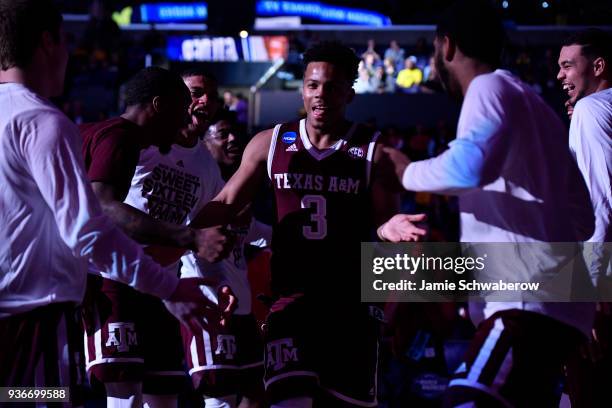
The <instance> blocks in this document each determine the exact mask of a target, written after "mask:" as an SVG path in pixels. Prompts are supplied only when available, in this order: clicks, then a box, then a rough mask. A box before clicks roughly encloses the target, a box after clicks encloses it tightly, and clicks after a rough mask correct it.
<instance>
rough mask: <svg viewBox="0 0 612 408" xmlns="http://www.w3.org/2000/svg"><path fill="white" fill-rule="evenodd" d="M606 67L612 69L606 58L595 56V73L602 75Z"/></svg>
mask: <svg viewBox="0 0 612 408" xmlns="http://www.w3.org/2000/svg"><path fill="white" fill-rule="evenodd" d="M606 69H607V70H610V67H608V66H607V64H606V60H605V59H603V58H601V57H598V58H595V61H593V73H594V74H595V76H596V77H600V76H602V75H603V74H604V72H605V71H606Z"/></svg>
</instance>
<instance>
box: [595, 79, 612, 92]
mask: <svg viewBox="0 0 612 408" xmlns="http://www.w3.org/2000/svg"><path fill="white" fill-rule="evenodd" d="M608 88H612V80H609V79H602V80H601V81H600V82H599V85H598V86H597V89H596V90H595V92H600V91H605V90H606V89H608Z"/></svg>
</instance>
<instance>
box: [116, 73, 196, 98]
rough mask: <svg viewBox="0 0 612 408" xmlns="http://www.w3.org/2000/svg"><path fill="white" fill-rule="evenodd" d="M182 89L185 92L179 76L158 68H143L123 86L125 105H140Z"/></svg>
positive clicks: (185, 88)
mask: <svg viewBox="0 0 612 408" xmlns="http://www.w3.org/2000/svg"><path fill="white" fill-rule="evenodd" d="M182 89H183V90H185V92H187V87H186V86H185V83H184V82H183V80H182V79H181V77H180V76H178V75H176V74H174V73H172V72H170V71H168V70H167V69H164V68H160V67H148V68H144V69H141V70H140V71H138V73H137V74H136V75H134V76H133V77H132V78H131V79H130V80H129V81H128V82H127V83H126V84H125V88H124V98H125V105H126V106H134V105H142V104H145V103H149V102H151V101H152V100H153V98H154V97H156V96H167V95H173V94H176V93H177V92H180V90H182Z"/></svg>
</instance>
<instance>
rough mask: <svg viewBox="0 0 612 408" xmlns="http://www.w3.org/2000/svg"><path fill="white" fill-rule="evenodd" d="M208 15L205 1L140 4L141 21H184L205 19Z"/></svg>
mask: <svg viewBox="0 0 612 408" xmlns="http://www.w3.org/2000/svg"><path fill="white" fill-rule="evenodd" d="M207 17H208V7H207V5H206V3H203V2H199V3H148V4H146V3H145V4H142V5H141V6H140V19H141V21H142V22H143V23H186V22H195V21H205V20H206V18H207Z"/></svg>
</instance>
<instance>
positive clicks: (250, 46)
mask: <svg viewBox="0 0 612 408" xmlns="http://www.w3.org/2000/svg"><path fill="white" fill-rule="evenodd" d="M288 53H289V40H288V39H287V37H286V36H282V35H275V36H256V35H255V36H248V37H246V38H234V37H210V36H195V37H194V36H170V37H169V38H168V40H167V47H166V56H167V57H168V59H169V60H171V61H185V62H190V61H197V62H213V61H214V62H236V61H247V62H272V61H276V60H278V59H280V58H283V59H286V58H287V54H288Z"/></svg>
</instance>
